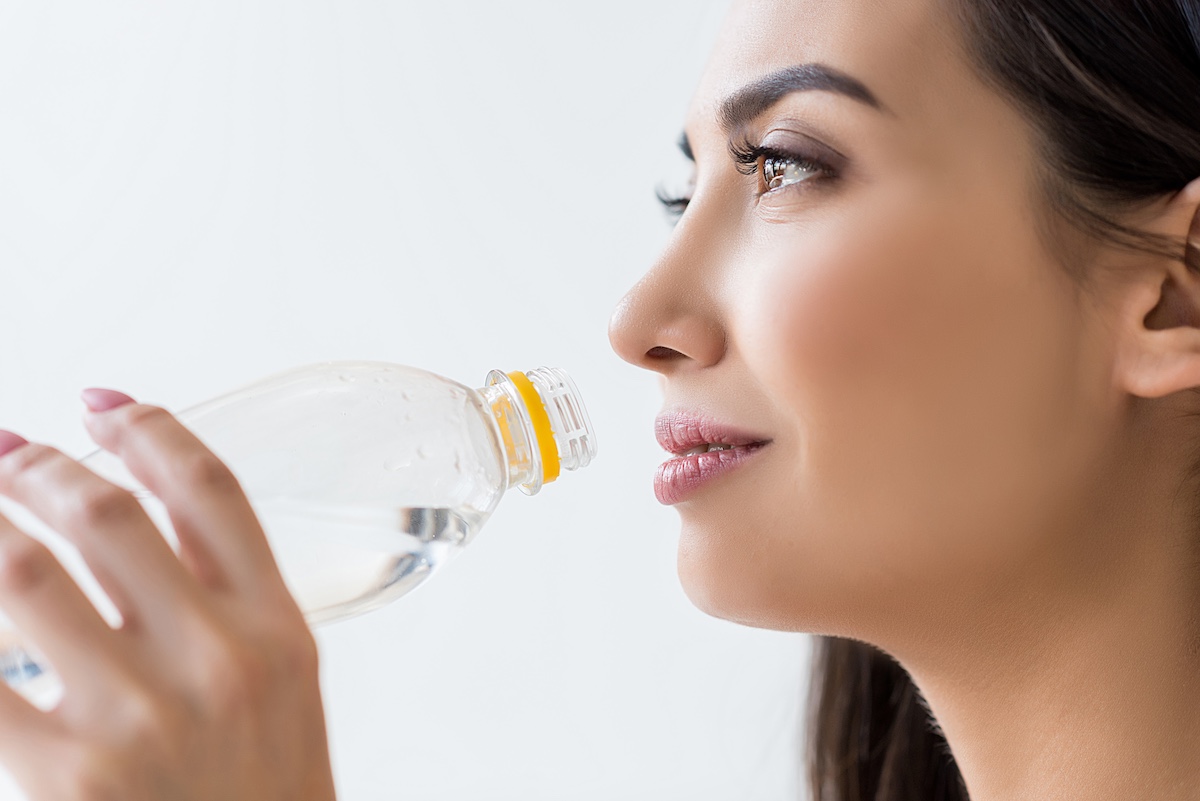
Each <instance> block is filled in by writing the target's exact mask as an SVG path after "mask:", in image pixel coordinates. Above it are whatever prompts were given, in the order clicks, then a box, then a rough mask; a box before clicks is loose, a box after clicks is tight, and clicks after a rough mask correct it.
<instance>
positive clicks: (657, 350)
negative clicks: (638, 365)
mask: <svg viewBox="0 0 1200 801" xmlns="http://www.w3.org/2000/svg"><path fill="white" fill-rule="evenodd" d="M646 358H647V359H649V360H650V361H655V362H658V361H671V360H672V359H682V358H684V355H683V354H682V353H680V352H679V351H677V350H674V349H672V348H667V347H663V346H662V345H656V346H655V347H653V348H651V349H650V350H648V351H646Z"/></svg>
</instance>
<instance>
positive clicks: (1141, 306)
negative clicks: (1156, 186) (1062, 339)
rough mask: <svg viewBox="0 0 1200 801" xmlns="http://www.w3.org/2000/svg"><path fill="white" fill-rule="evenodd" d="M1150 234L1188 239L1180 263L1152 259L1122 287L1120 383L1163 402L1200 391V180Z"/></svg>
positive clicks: (1170, 206)
mask: <svg viewBox="0 0 1200 801" xmlns="http://www.w3.org/2000/svg"><path fill="white" fill-rule="evenodd" d="M1150 229H1151V230H1154V231H1158V232H1161V233H1163V234H1166V235H1167V236H1170V237H1178V238H1180V239H1182V238H1183V237H1185V236H1186V237H1187V253H1186V257H1187V258H1186V263H1185V260H1184V256H1185V253H1184V250H1183V249H1182V248H1181V250H1180V254H1179V255H1180V258H1178V259H1165V258H1161V257H1150V258H1148V259H1146V260H1145V261H1144V262H1142V263H1141V264H1139V265H1138V266H1136V267H1133V268H1132V269H1133V270H1134V271H1135V272H1134V273H1133V274H1132V278H1131V280H1129V281H1128V282H1123V289H1122V295H1123V297H1122V298H1121V302H1120V309H1119V312H1120V314H1119V321H1118V322H1119V325H1120V329H1121V330H1120V332H1119V341H1118V346H1117V361H1116V380H1117V382H1118V384H1119V385H1120V386H1121V387H1122V388H1123V389H1125V391H1127V392H1129V393H1130V394H1132V395H1136V396H1138V397H1142V398H1161V397H1164V396H1166V395H1170V394H1172V393H1175V392H1179V391H1181V390H1185V389H1190V388H1192V387H1200V178H1197V179H1195V180H1193V181H1192V182H1191V183H1190V184H1188V185H1187V186H1186V187H1184V188H1183V189H1181V190H1180V191H1179V192H1178V193H1177V194H1175V195H1174V196H1173V197H1172V198H1171V199H1170V200H1169V201H1168V202H1167V205H1166V206H1165V207H1164V208H1163V210H1162V212H1161V213H1160V214H1159V215H1158V216H1157V218H1156V219H1155V221H1154V223H1153V225H1152V226H1150Z"/></svg>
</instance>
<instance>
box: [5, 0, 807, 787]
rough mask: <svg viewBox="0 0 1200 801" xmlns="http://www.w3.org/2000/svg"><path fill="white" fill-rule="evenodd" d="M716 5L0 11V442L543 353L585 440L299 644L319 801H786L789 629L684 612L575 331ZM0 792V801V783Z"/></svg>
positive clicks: (640, 380) (593, 359)
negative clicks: (326, 379)
mask: <svg viewBox="0 0 1200 801" xmlns="http://www.w3.org/2000/svg"><path fill="white" fill-rule="evenodd" d="M722 6H723V3H721V2H714V1H711V0H710V1H709V2H701V1H700V0H652V1H651V2H646V0H638V1H637V2H634V1H633V0H607V1H606V2H589V3H580V2H563V0H557V1H556V2H555V1H551V0H546V1H545V2H535V1H534V0H515V1H513V2H505V3H498V2H495V1H494V0H464V1H463V2H446V3H438V4H434V3H430V2H426V3H420V4H418V3H411V2H390V3H389V2H384V1H383V0H376V1H375V2H369V1H367V0H353V1H348V0H340V1H339V2H334V1H333V0H326V2H318V1H317V0H286V1H285V0H274V1H270V0H240V2H203V3H201V2H192V3H150V2H143V3H139V2H105V3H95V2H84V1H83V0H78V1H77V2H53V1H48V0H42V1H41V2H21V1H19V0H0V269H2V270H3V273H2V279H0V427H4V428H10V429H13V430H15V431H17V432H19V433H21V434H23V435H25V436H27V437H29V438H31V439H40V440H42V441H47V442H51V443H53V444H55V445H57V446H59V447H61V448H63V449H64V450H66V451H67V452H69V453H72V454H74V455H77V456H78V455H83V454H84V453H86V452H88V451H89V450H91V444H90V441H89V440H88V438H87V436H86V434H85V433H84V431H83V429H82V426H81V425H80V424H79V422H78V416H79V411H80V408H81V405H80V402H79V400H78V392H79V390H80V389H81V388H82V387H85V386H110V387H114V388H117V389H121V390H123V391H126V392H128V393H130V394H132V395H134V396H135V397H137V398H138V399H140V400H145V401H147V402H152V403H159V404H162V405H165V406H167V407H168V408H173V409H182V408H186V407H187V406H189V405H192V404H194V403H196V402H199V401H201V400H204V399H206V398H208V397H212V396H213V395H216V394H219V393H221V392H224V391H226V390H229V389H232V388H234V387H237V386H240V385H243V384H245V383H248V382H249V381H252V380H254V379H256V378H258V377H260V376H262V375H266V374H268V373H272V372H276V371H278V370H280V369H283V368H286V367H290V366H293V365H299V364H304V363H309V362H314V361H321V360H327V359H380V360H385V361H393V362H399V363H405V364H413V365H417V366H421V367H425V368H428V369H432V370H434V371H436V372H440V373H442V374H444V375H447V376H450V377H452V378H454V379H456V380H459V381H463V382H467V383H475V382H481V381H482V379H483V377H484V375H485V374H486V372H487V371H488V370H489V369H491V368H493V367H499V368H503V369H506V370H512V369H530V368H532V367H536V366H540V365H542V364H548V365H556V366H561V367H564V368H566V369H567V370H569V371H570V372H571V373H572V374H573V375H574V376H575V378H576V381H577V383H578V384H579V386H580V389H581V391H582V393H583V394H584V397H585V398H586V399H587V401H588V403H589V407H590V409H591V414H592V418H593V421H594V423H595V425H596V427H597V429H598V432H599V439H600V457H599V459H598V461H597V462H596V463H595V464H594V465H593V466H592V467H591V468H589V469H588V470H587V472H586V473H581V474H568V475H567V476H565V477H564V478H563V479H562V480H561V481H560V482H559V483H558V484H555V485H552V486H550V487H548V488H547V489H546V490H545V491H544V492H543V493H542V494H541V495H539V496H538V497H536V498H526V497H524V496H521V495H516V494H514V495H513V496H512V497H509V498H506V499H505V501H504V502H503V503H502V504H501V506H500V508H499V510H498V511H497V513H496V515H495V517H494V518H493V519H492V521H491V522H490V523H489V524H488V527H487V528H486V529H485V530H484V531H483V533H482V534H481V535H480V537H479V538H478V539H477V540H476V542H475V544H474V545H473V546H472V548H471V549H470V550H468V551H467V552H466V553H464V554H463V555H462V556H461V557H460V558H459V559H458V560H457V561H456V562H455V563H454V564H452V565H451V566H450V567H449V568H448V569H447V570H446V572H444V573H443V574H441V575H440V576H438V577H437V578H436V579H435V580H434V581H432V582H431V583H430V584H429V585H427V586H425V587H423V588H421V589H420V590H418V591H417V592H416V593H414V594H413V595H411V596H408V597H406V598H404V599H401V600H400V601H398V602H396V603H395V604H393V605H392V606H390V607H388V608H386V609H384V610H381V611H378V612H375V613H372V614H370V615H367V616H364V617H362V618H358V619H356V620H353V621H348V622H344V623H340V624H337V625H336V626H333V627H330V628H328V629H322V630H320V631H319V633H318V638H319V641H320V644H321V648H322V658H323V668H322V675H323V687H324V697H325V702H326V708H327V714H328V719H329V726H330V737H331V748H332V751H333V759H334V764H335V769H336V773H337V781H338V787H339V791H340V798H341V799H342V801H373V800H374V799H400V798H403V799H418V800H420V801H451V800H452V799H472V801H476V800H477V799H489V800H491V799H499V800H503V799H522V800H523V801H537V800H538V799H547V800H549V799H575V800H578V801H587V800H588V799H596V800H597V801H600V799H603V800H604V801H612V799H622V801H640V800H641V799H645V800H646V801H669V800H670V799H688V801H705V800H707V799H712V800H713V801H716V800H717V799H720V800H721V801H733V799H737V800H738V801H759V800H761V801H783V800H784V799H794V798H796V797H797V794H798V787H797V785H798V781H797V778H796V767H795V763H796V761H797V755H798V754H799V749H800V743H799V740H798V735H797V732H798V725H799V724H798V718H797V706H798V701H799V698H800V696H801V694H802V691H803V688H804V683H805V660H806V656H807V645H808V643H807V639H806V638H804V637H801V636H798V635H786V634H779V633H772V632H763V631H755V630H750V629H743V628H739V627H736V626H734V625H732V624H729V623H725V622H722V621H718V620H713V619H710V618H708V617H706V616H704V615H703V614H701V613H700V612H698V611H697V610H695V609H694V608H693V607H691V605H690V604H689V603H688V601H687V600H686V598H685V597H684V596H683V593H682V591H681V590H680V588H679V583H678V579H677V578H676V575H675V565H674V560H675V537H676V529H677V519H676V516H675V514H674V512H672V511H670V510H668V509H664V508H661V507H659V506H658V505H657V504H656V503H655V501H654V499H653V495H652V492H651V483H650V478H651V475H652V471H653V467H654V465H655V463H656V462H657V461H659V460H660V458H661V455H660V453H659V452H658V449H657V446H656V445H655V444H654V442H653V437H652V419H653V416H654V414H655V413H656V410H657V407H658V402H659V401H658V389H657V384H656V382H655V380H654V379H653V377H652V376H650V375H648V374H645V373H642V372H641V371H638V370H636V369H634V368H632V367H630V366H628V365H625V364H624V363H622V362H620V361H619V360H618V359H617V358H616V357H615V356H614V355H613V354H612V353H611V351H610V350H609V346H608V343H607V339H606V336H605V327H606V324H607V319H608V316H609V314H610V312H611V309H612V307H613V305H614V304H615V303H616V302H617V300H618V299H619V298H620V296H621V295H622V294H623V293H624V292H625V291H626V289H628V287H629V286H631V285H632V284H633V282H634V281H635V280H636V279H637V277H638V276H639V275H640V274H641V273H642V271H643V270H644V269H645V268H646V267H647V266H648V265H649V264H650V262H651V261H652V259H653V258H654V256H655V253H656V251H657V249H658V248H659V247H661V245H662V244H663V242H664V241H665V238H666V236H667V233H668V226H667V224H666V223H665V220H664V217H663V215H662V213H661V212H660V210H659V209H657V208H656V205H655V201H654V199H653V189H654V186H655V184H656V183H657V182H658V181H659V180H660V179H663V178H671V177H672V176H675V177H678V175H679V174H680V165H679V160H678V158H677V157H676V156H675V155H674V154H673V143H674V141H675V139H676V137H677V134H678V131H679V128H680V125H681V122H682V119H683V113H684V109H685V107H686V103H687V100H688V97H689V95H690V92H691V90H692V86H693V84H694V82H695V81H696V79H697V77H698V75H699V70H700V68H701V66H702V63H703V59H704V57H705V55H706V50H707V47H708V43H709V42H710V41H711V37H712V35H713V31H714V30H715V28H716V26H717V25H718V23H719V19H720V11H721V7H722ZM19 797H20V796H19V794H16V793H15V791H14V790H12V789H9V788H8V786H7V785H5V786H4V787H3V788H0V798H3V799H9V798H19Z"/></svg>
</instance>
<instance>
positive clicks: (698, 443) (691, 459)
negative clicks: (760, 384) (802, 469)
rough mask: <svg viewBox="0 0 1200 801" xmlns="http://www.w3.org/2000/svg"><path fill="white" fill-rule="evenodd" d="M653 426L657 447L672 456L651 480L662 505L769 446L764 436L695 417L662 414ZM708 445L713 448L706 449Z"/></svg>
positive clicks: (677, 501)
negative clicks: (713, 448) (714, 447)
mask: <svg viewBox="0 0 1200 801" xmlns="http://www.w3.org/2000/svg"><path fill="white" fill-rule="evenodd" d="M654 427H655V434H656V435H657V438H658V444H659V445H661V446H662V447H663V449H664V450H667V451H669V452H671V453H673V454H675V456H674V458H671V459H668V460H667V461H666V462H664V463H663V464H662V465H660V466H659V468H658V472H657V474H656V475H655V477H654V494H655V496H657V498H658V500H659V502H660V503H663V504H666V505H672V504H676V503H679V502H680V501H683V500H684V499H686V498H687V497H689V496H690V495H692V494H693V493H694V492H696V491H698V490H699V489H700V487H701V486H703V485H705V484H707V483H708V482H709V481H712V480H714V479H716V478H717V477H719V476H722V475H724V474H725V473H727V472H729V471H730V470H732V469H734V468H735V467H738V466H740V465H741V464H744V463H745V462H746V461H747V460H749V459H750V458H752V457H753V456H754V454H756V453H758V452H759V451H761V450H762V449H763V448H764V447H766V446H767V445H769V444H770V440H769V439H767V438H765V437H761V436H759V435H757V434H751V433H748V432H745V431H740V430H737V429H735V428H733V427H731V426H727V425H724V424H722V423H718V422H716V421H714V420H710V419H708V418H704V417H700V416H697V415H690V414H664V415H662V416H660V417H659V418H658V419H657V420H656V421H655V426H654ZM709 446H716V449H715V450H707V447H709Z"/></svg>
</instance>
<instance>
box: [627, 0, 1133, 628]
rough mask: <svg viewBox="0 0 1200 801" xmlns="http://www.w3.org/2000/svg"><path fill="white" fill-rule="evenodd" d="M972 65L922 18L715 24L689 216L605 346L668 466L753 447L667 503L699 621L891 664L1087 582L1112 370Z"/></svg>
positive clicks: (907, 11)
mask: <svg viewBox="0 0 1200 801" xmlns="http://www.w3.org/2000/svg"><path fill="white" fill-rule="evenodd" d="M960 42H961V39H960V36H959V33H958V30H957V28H956V27H955V23H954V21H953V19H952V18H951V17H950V16H949V14H948V13H947V12H946V11H945V10H944V9H943V8H940V7H939V3H938V2H936V0H891V1H890V2H879V1H878V0H804V2H797V0H742V2H738V3H737V4H736V5H735V7H734V9H733V10H732V12H731V14H730V17H729V19H728V20H727V23H726V25H725V28H724V30H723V35H722V38H721V40H720V42H719V43H718V45H717V48H716V51H715V54H714V56H713V58H712V61H711V63H710V64H709V66H708V68H707V70H706V72H705V74H704V76H703V78H702V80H701V83H700V87H699V90H698V92H697V93H696V95H695V97H694V99H693V102H692V104H691V107H690V110H689V112H688V115H687V120H686V125H685V132H686V137H687V143H688V144H689V145H690V150H691V151H692V153H693V154H694V157H695V172H694V182H693V185H692V187H691V190H690V191H689V194H690V202H689V204H688V205H687V209H686V211H685V212H684V213H683V215H682V217H681V218H680V220H679V221H678V223H677V225H676V227H675V230H674V235H673V238H672V240H671V242H670V244H669V246H668V247H667V249H666V251H665V252H664V253H663V255H662V257H661V259H660V260H659V261H658V262H657V263H656V264H655V265H654V266H653V268H652V269H651V270H650V272H649V273H648V274H647V275H646V276H645V278H644V279H643V280H642V281H641V282H640V283H639V284H638V285H637V286H636V287H634V289H633V290H632V291H631V292H630V293H629V294H628V295H627V296H626V298H625V299H624V300H623V301H622V303H621V305H620V307H619V308H618V310H617V312H616V315H615V316H614V318H613V322H612V329H611V337H612V341H613V344H614V347H615V348H616V350H617V351H618V352H619V354H620V355H621V356H622V357H623V358H625V359H626V360H628V361H630V362H632V363H633V364H636V365H638V366H641V367H645V368H648V369H651V370H654V371H657V372H659V373H661V374H662V376H663V377H664V381H663V385H664V392H665V404H664V407H663V411H664V413H665V414H666V415H667V418H666V419H665V420H664V421H663V422H662V423H661V426H662V427H664V428H668V429H671V430H670V432H669V433H668V436H667V439H668V440H670V439H671V438H672V437H674V445H675V446H676V447H678V448H679V449H683V448H684V446H687V447H691V446H693V445H694V444H695V441H696V440H697V439H708V440H718V441H721V440H724V441H726V442H727V443H728V444H735V445H741V446H743V447H739V448H735V449H733V450H728V451H718V452H713V453H707V454H701V455H692V456H687V457H680V458H677V459H674V460H672V461H671V462H670V463H668V465H667V466H666V467H665V468H664V470H663V472H662V475H661V476H660V480H659V482H658V489H659V494H660V498H661V499H663V500H664V501H665V502H669V503H674V504H675V505H676V507H677V508H678V510H679V513H680V515H681V517H682V521H683V530H682V538H681V541H680V546H679V571H680V577H681V579H682V582H683V585H684V588H685V590H686V591H687V593H688V594H689V596H690V597H691V599H692V600H693V601H694V602H695V603H696V604H697V605H698V606H699V607H700V608H702V609H704V610H705V611H708V612H710V613H711V614H714V615H717V616H720V617H725V618H728V619H731V620H735V621H738V622H742V623H748V624H751V625H759V626H766V627H772V628H783V629H801V630H806V631H814V632H821V633H832V634H840V635H844V636H859V637H862V638H864V639H871V640H872V641H874V642H877V643H884V644H886V643H887V641H888V636H891V635H892V634H894V633H897V631H898V627H903V626H907V625H917V626H920V627H921V629H920V630H922V631H928V630H929V628H928V627H929V625H930V623H931V622H934V621H943V622H947V623H948V622H949V620H948V617H949V616H952V615H957V614H960V613H961V614H963V615H970V614H972V610H977V609H978V608H979V605H980V604H987V603H990V602H992V601H993V600H995V599H997V598H1000V597H1002V596H1003V594H1004V593H1011V592H1012V591H1013V587H1014V581H1021V580H1031V579H1032V577H1033V576H1034V575H1035V574H1038V575H1053V574H1056V573H1060V574H1062V575H1067V576H1069V575H1070V574H1071V571H1072V570H1073V569H1074V567H1073V566H1074V565H1075V564H1077V563H1079V562H1080V559H1081V557H1080V553H1081V552H1083V550H1084V549H1083V547H1082V543H1083V538H1084V535H1085V532H1084V531H1083V530H1082V528H1083V526H1082V525H1081V523H1080V521H1081V520H1082V517H1083V515H1084V514H1085V512H1084V511H1083V510H1084V509H1085V508H1086V504H1085V502H1084V500H1085V499H1086V498H1089V497H1091V496H1092V495H1094V494H1095V492H1096V491H1097V482H1098V481H1100V477H1101V476H1103V475H1104V474H1105V472H1106V470H1107V468H1106V465H1109V464H1111V463H1112V461H1113V459H1115V458H1116V457H1115V456H1114V454H1113V451H1114V444H1113V442H1112V436H1111V434H1106V432H1111V431H1113V430H1114V429H1115V428H1116V420H1117V419H1118V418H1117V415H1118V414H1119V409H1118V400H1117V398H1116V396H1115V394H1114V393H1113V392H1112V375H1111V369H1112V353H1111V346H1110V342H1109V338H1106V337H1104V336H1100V335H1098V331H1099V329H1100V327H1101V326H1103V322H1102V320H1101V318H1100V316H1099V315H1097V314H1095V313H1093V312H1091V311H1089V309H1090V305H1089V304H1088V302H1087V301H1086V300H1085V299H1084V297H1083V296H1082V295H1081V293H1080V290H1079V287H1078V286H1077V284H1076V283H1074V282H1073V281H1072V279H1071V278H1070V277H1069V276H1068V274H1067V273H1066V271H1064V269H1063V268H1062V267H1061V266H1060V265H1059V264H1058V263H1057V262H1056V261H1055V259H1054V257H1053V256H1052V255H1051V254H1050V253H1049V252H1048V250H1047V249H1046V247H1045V245H1044V244H1043V240H1042V239H1041V238H1040V237H1039V234H1038V230H1039V229H1038V223H1037V217H1038V214H1039V213H1040V212H1039V210H1038V209H1039V206H1038V203H1037V200H1036V198H1037V188H1036V186H1035V178H1034V174H1033V170H1034V167H1035V165H1036V161H1035V155H1034V150H1033V147H1034V146H1033V139H1032V134H1031V130H1030V129H1029V127H1028V125H1027V124H1026V122H1025V121H1024V120H1023V118H1022V117H1021V116H1020V115H1019V114H1018V112H1017V111H1016V110H1015V109H1014V108H1012V107H1010V106H1009V105H1007V104H1006V102H1005V101H1004V100H1003V99H1002V98H1001V96H1000V95H999V94H997V93H995V92H994V91H992V90H990V89H988V88H986V87H985V86H984V85H983V84H982V83H981V81H980V80H979V78H977V77H976V75H975V73H974V72H973V71H972V70H971V68H970V67H969V66H968V63H967V61H966V57H965V55H964V54H963V50H962V49H961V48H962V45H961V43H960ZM806 65H808V66H806ZM813 65H816V66H813ZM731 151H732V152H731ZM739 158H740V159H742V160H743V161H744V162H745V163H744V164H740V163H739V161H738V159H739ZM739 167H741V168H742V169H741V170H739ZM745 172H749V173H750V174H749V175H747V174H744V173H745ZM772 179H773V180H772ZM689 418H700V419H703V420H705V421H707V422H706V423H694V422H693V423H688V422H687V421H688V419H689ZM672 420H674V423H672V422H671V421H672ZM672 425H674V428H672ZM754 442H766V443H767V444H765V445H759V446H754V445H751V446H749V447H746V444H747V443H754ZM1077 501H1078V503H1076V502H1077ZM1083 561H1086V559H1083Z"/></svg>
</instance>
